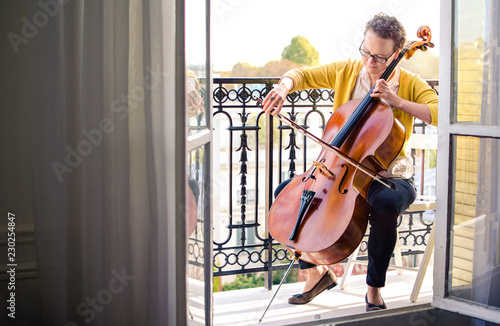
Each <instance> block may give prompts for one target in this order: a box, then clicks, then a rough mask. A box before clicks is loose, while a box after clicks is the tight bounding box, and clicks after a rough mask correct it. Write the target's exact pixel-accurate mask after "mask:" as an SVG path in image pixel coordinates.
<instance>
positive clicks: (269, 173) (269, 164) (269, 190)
mask: <svg viewBox="0 0 500 326" xmlns="http://www.w3.org/2000/svg"><path fill="white" fill-rule="evenodd" d="M272 88H273V84H272V83H267V84H266V93H268V92H269V91H270V90H271V89H272ZM273 132H274V127H273V117H272V116H271V115H270V114H267V115H266V164H265V168H264V169H265V174H264V175H265V198H266V199H265V224H264V225H265V232H266V233H265V234H266V235H267V243H266V247H267V262H266V268H267V272H266V273H265V274H264V287H265V288H266V290H271V288H272V287H273V241H272V237H271V234H270V233H269V225H268V222H267V221H268V218H267V217H268V215H269V209H270V208H271V204H272V203H273V192H274V191H273V161H274V159H273Z"/></svg>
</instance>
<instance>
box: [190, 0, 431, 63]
mask: <svg viewBox="0 0 500 326" xmlns="http://www.w3.org/2000/svg"><path fill="white" fill-rule="evenodd" d="M187 3H188V4H187V7H186V24H187V31H186V33H187V36H186V38H187V40H186V59H187V63H188V65H189V64H196V61H197V60H198V57H200V55H199V54H200V53H202V52H200V51H203V47H204V46H205V43H204V41H203V39H202V36H203V34H204V33H203V32H201V33H200V31H203V30H204V28H205V27H204V26H203V25H202V24H200V23H198V22H200V21H203V16H196V15H197V14H196V13H195V12H198V13H199V12H203V11H201V10H196V9H200V6H202V5H203V3H204V0H188V1H187ZM211 6H212V8H211V27H210V28H211V61H212V67H213V71H214V73H216V72H217V71H228V70H231V68H232V66H233V65H234V64H236V63H238V62H248V63H250V64H251V65H253V66H263V65H264V64H265V63H266V62H268V61H270V60H280V59H281V52H282V51H283V49H284V48H285V47H286V46H287V45H288V44H290V41H291V39H292V37H294V36H297V35H301V36H304V37H306V38H307V39H308V40H309V41H310V42H311V44H312V45H313V46H314V47H315V48H316V50H318V52H319V61H320V63H328V62H332V61H338V60H345V59H348V58H359V53H358V47H359V45H360V43H361V41H362V40H363V31H364V28H365V24H366V22H367V21H368V20H370V19H371V18H372V17H373V16H374V15H375V14H376V13H379V12H385V13H388V14H390V15H393V16H396V17H397V18H398V19H399V20H400V21H401V23H402V24H403V25H404V27H405V29H406V33H407V39H409V40H417V37H416V31H417V29H418V27H419V26H420V25H428V26H429V27H430V29H431V32H432V42H433V43H435V45H436V47H435V48H434V49H433V50H432V52H433V53H434V54H435V55H439V18H440V12H439V1H437V0H420V1H414V0H384V1H382V0H350V1H346V0H212V3H211ZM195 8H196V9H195Z"/></svg>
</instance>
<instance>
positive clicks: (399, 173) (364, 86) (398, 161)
mask: <svg viewBox="0 0 500 326" xmlns="http://www.w3.org/2000/svg"><path fill="white" fill-rule="evenodd" d="M399 75H400V69H399V67H396V72H395V74H394V76H393V77H392V78H391V79H389V81H387V84H388V85H389V88H391V89H392V90H393V91H394V93H396V94H397V93H398V90H399ZM371 88H372V85H371V80H370V76H369V75H368V73H367V72H366V69H365V67H363V68H362V69H361V71H360V72H359V75H358V78H357V79H356V85H355V86H354V90H353V91H352V93H351V100H355V99H359V98H364V97H365V96H366V94H368V92H369V91H370V89H371ZM384 104H386V105H387V106H388V107H391V106H390V105H389V104H387V103H384ZM391 108H392V107H391ZM407 132H411V131H407ZM413 173H414V167H413V158H412V157H411V156H410V153H407V154H406V156H398V157H396V158H395V159H394V160H393V161H392V162H391V163H390V164H389V166H388V167H387V171H382V172H380V173H379V175H380V176H382V177H385V178H404V179H409V178H411V177H413Z"/></svg>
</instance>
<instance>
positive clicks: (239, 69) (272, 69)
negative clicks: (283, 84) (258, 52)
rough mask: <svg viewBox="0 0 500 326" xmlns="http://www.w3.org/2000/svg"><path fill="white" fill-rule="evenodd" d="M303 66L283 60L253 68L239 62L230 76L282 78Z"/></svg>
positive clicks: (246, 63)
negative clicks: (286, 73)
mask: <svg viewBox="0 0 500 326" xmlns="http://www.w3.org/2000/svg"><path fill="white" fill-rule="evenodd" d="M302 67H304V65H303V64H298V63H296V62H293V61H290V60H287V59H281V60H279V61H278V60H272V61H268V62H267V63H266V64H265V65H264V66H261V67H256V66H252V65H251V64H249V63H248V62H238V63H237V64H235V65H234V66H233V69H232V70H231V72H230V73H229V74H228V76H231V77H280V76H283V74H284V73H285V72H287V71H288V70H291V69H293V68H302Z"/></svg>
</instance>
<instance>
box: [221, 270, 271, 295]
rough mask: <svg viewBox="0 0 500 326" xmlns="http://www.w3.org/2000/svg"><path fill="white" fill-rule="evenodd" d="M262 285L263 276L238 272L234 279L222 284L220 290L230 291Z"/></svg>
mask: <svg viewBox="0 0 500 326" xmlns="http://www.w3.org/2000/svg"><path fill="white" fill-rule="evenodd" d="M261 286H264V276H262V275H261V276H259V277H255V275H254V274H245V275H243V274H239V275H237V276H236V280H234V281H233V282H231V283H227V284H224V286H223V287H222V291H232V290H238V289H249V288H256V287H261Z"/></svg>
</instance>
